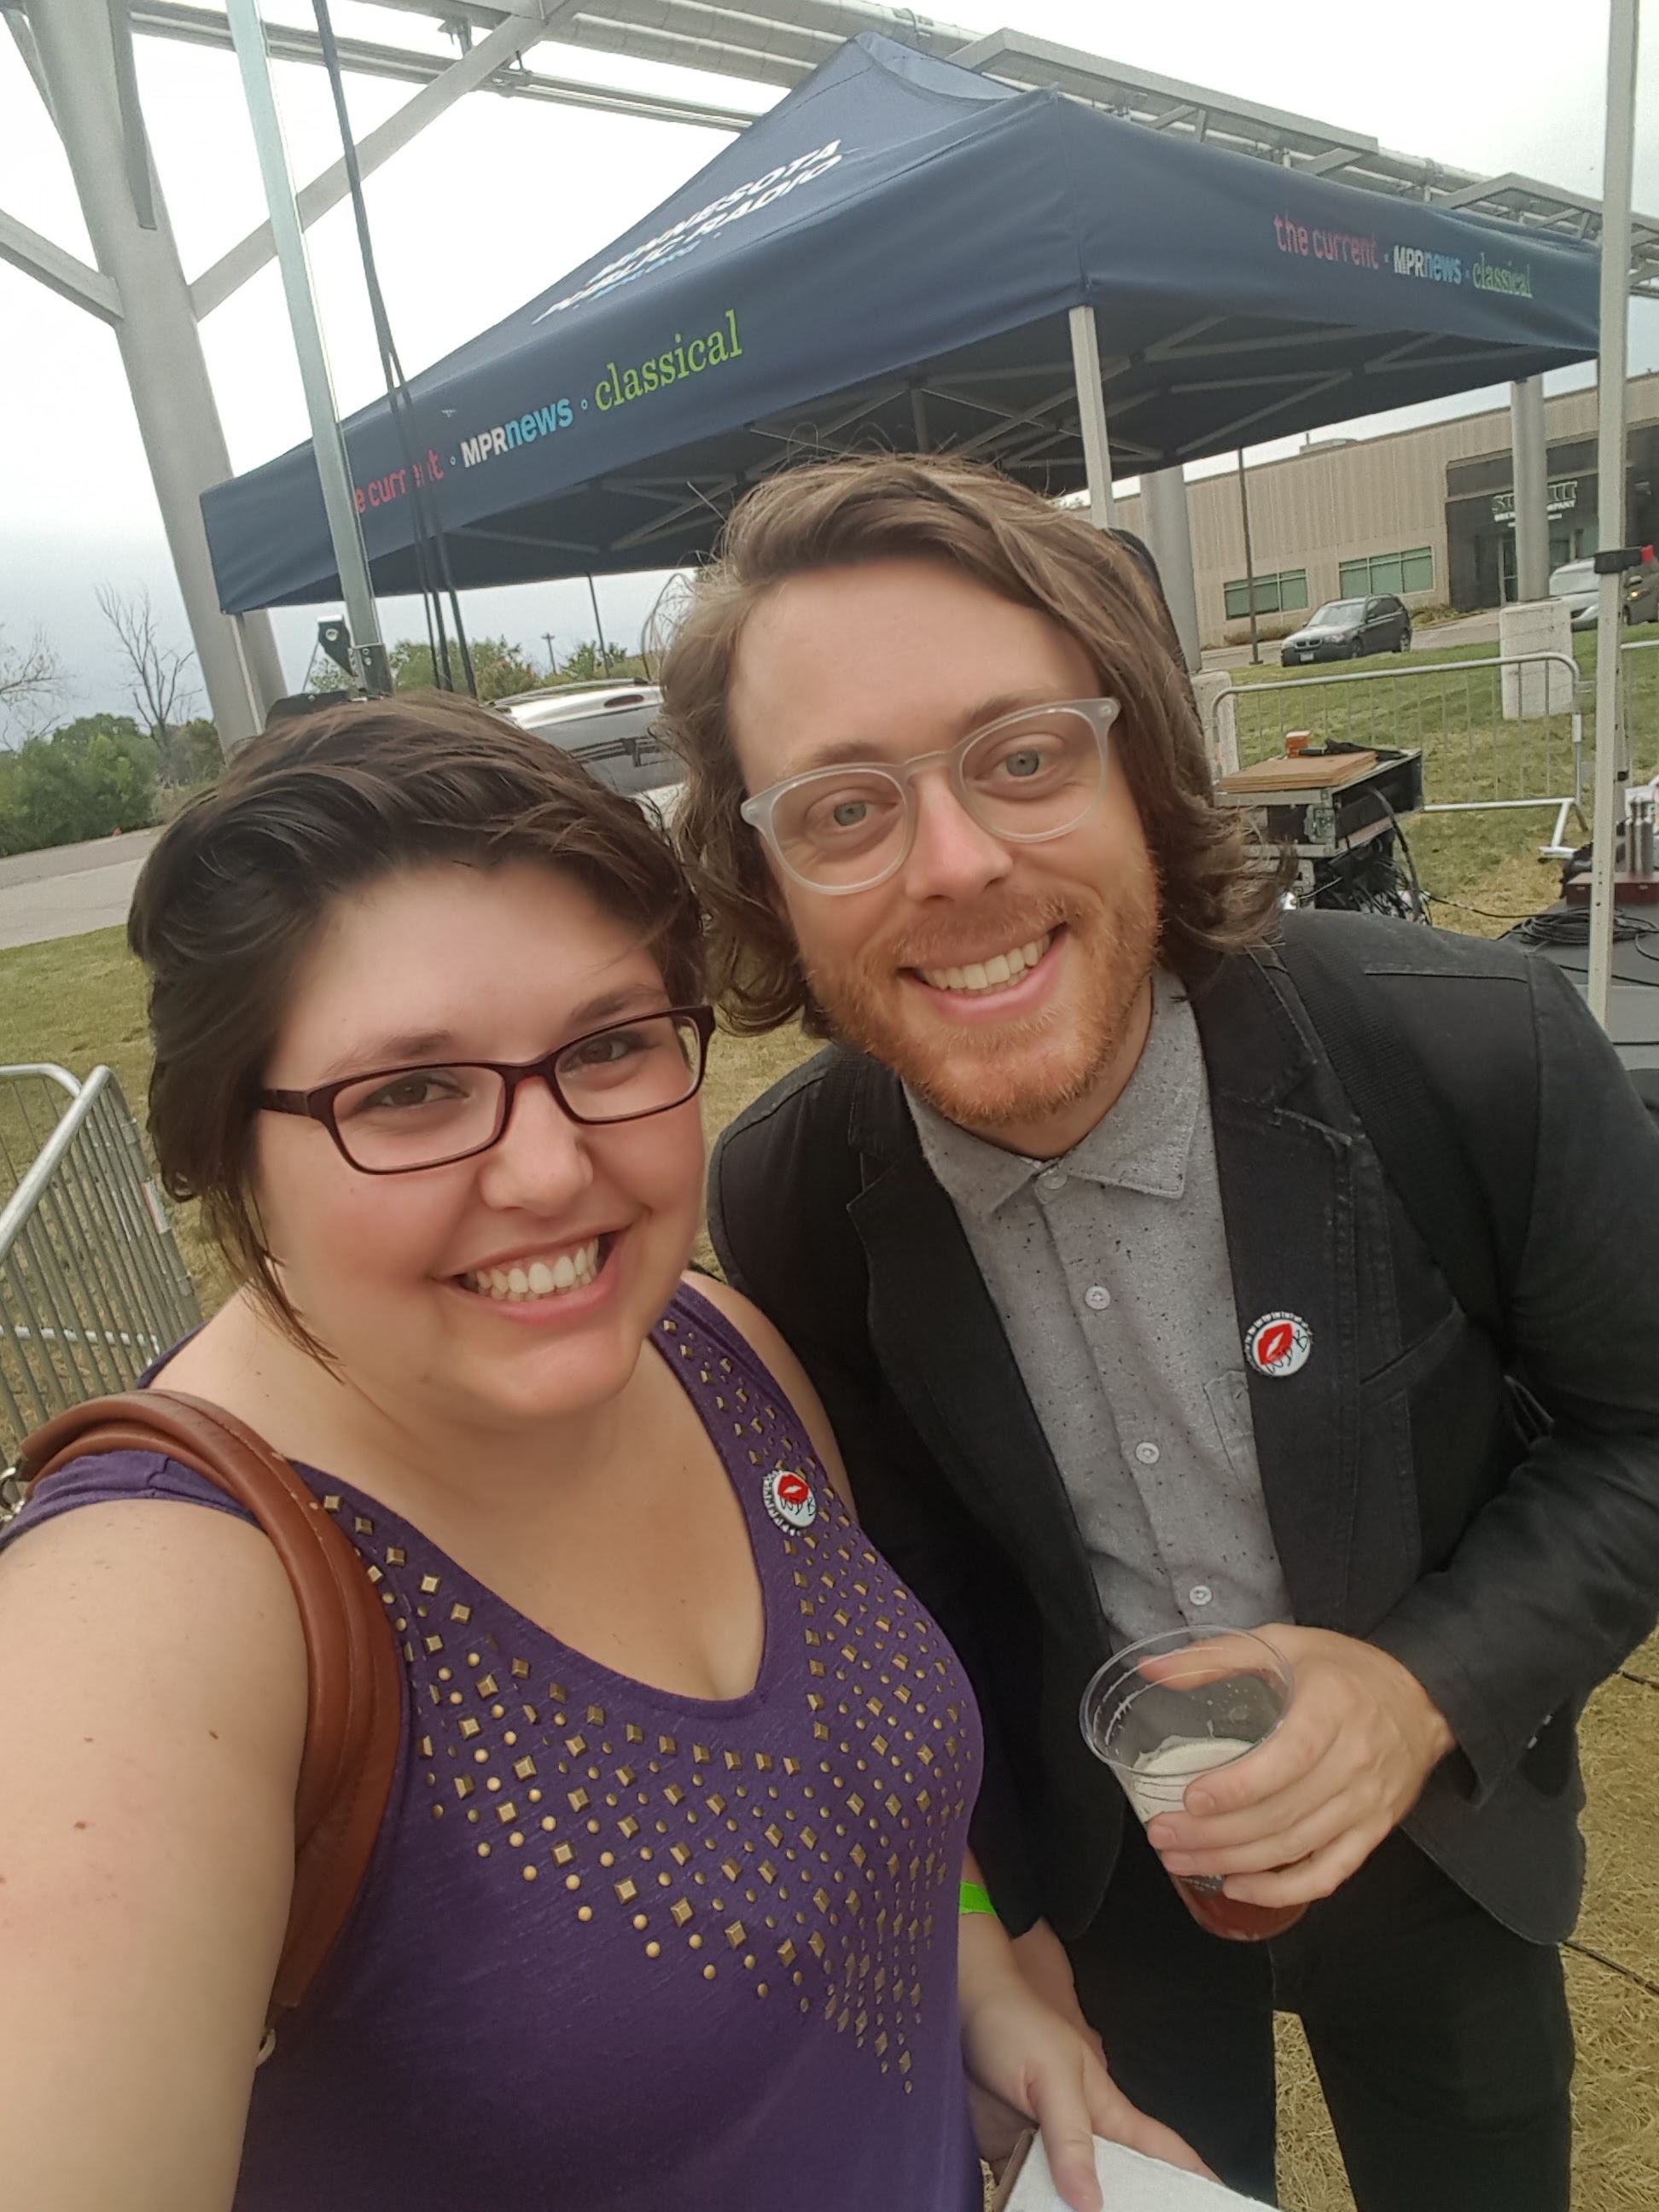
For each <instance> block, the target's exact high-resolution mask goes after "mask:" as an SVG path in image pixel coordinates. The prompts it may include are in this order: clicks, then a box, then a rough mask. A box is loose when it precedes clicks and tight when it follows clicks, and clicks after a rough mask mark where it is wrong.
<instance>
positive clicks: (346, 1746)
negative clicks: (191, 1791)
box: [18, 1390, 404, 2021]
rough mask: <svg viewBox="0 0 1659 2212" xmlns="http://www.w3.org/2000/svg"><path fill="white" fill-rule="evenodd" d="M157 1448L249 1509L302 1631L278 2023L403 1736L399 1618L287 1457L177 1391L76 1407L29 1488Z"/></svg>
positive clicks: (40, 1455) (29, 1467) (36, 1445)
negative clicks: (85, 1464) (303, 1659)
mask: <svg viewBox="0 0 1659 2212" xmlns="http://www.w3.org/2000/svg"><path fill="white" fill-rule="evenodd" d="M113 1451H143V1452H161V1453H165V1454H166V1455H167V1457H168V1458H170V1459H175V1460H178V1461H179V1462H180V1463H181V1464H182V1465H184V1466H185V1467H188V1468H194V1469H195V1471H196V1472H197V1474H201V1475H205V1476H206V1478H207V1480H209V1481H210V1482H211V1483H214V1484H216V1486H218V1488H219V1489H221V1490H222V1491H223V1492H224V1493H225V1495H226V1496H227V1497H228V1498H234V1499H235V1501H236V1503H237V1504H239V1505H241V1506H244V1507H246V1510H247V1511H248V1512H250V1513H251V1514H252V1516H253V1517H254V1519H255V1520H256V1521H257V1522H258V1524H259V1526H260V1528H263V1529H264V1533H265V1534H266V1535H267V1536H268V1537H269V1538H270V1541H271V1543H272V1544H273V1545H274V1546H275V1547H276V1556H277V1557H278V1559H281V1561H282V1563H283V1567H284V1568H285V1569H286V1571H287V1573H288V1577H289V1582H290V1583H292V1584H293V1586H294V1599H295V1604H296V1605H297V1606H298V1607H299V1610H300V1625H301V1628H302V1629H303V1630H304V1632H305V1639H306V1656H307V1662H308V1681H307V1698H306V1740H305V1749H304V1752H303V1753H302V1754H301V1761H300V1779H299V1785H298V1788H297V1790H296V1791H295V1808H294V1894H293V1899H292V1902H291V1904H290V1905H289V1916H288V1931H287V1933H286V1935H285V1936H283V1955H282V1959H281V1961H280V1963H279V1964H278V1966H277V1969H276V1982H275V1984H274V1986H273V1989H272V1993H271V2012H270V2016H271V2018H272V2020H273V2021H275V2020H276V2019H277V2018H278V2017H279V2016H280V2015H282V2014H283V2013H286V2012H289V2011H290V2010H292V2008H294V2007H295V2005H297V2004H298V2003H299V2002H300V2001H301V1998H302V1997H303V1996H305V1994H306V1992H307V1990H309V1988H310V1987H311V1985H312V1984H313V1981H314V1980H315V1979H316V1978H317V1975H318V1973H319V1971H320V1970H321V1967H322V1965H323V1961H324V1960H325V1958H326V1957H327V1955H328V1953H329V1951H330V1948H331V1946H332V1944H333V1942H334V1939H335V1938H336V1936H337V1935H338V1934H339V1932H340V1929H342V1927H343V1925H344V1923H345V1921H346V1917H347V1916H348V1914H349V1912H350V1911H351V1907H352V1904H353V1902H354V1900H355V1899H356V1895H357V1892H358V1889H359V1888H360V1887H361V1886H362V1879H363V1876H364V1875H365V1874H366V1872H367V1871H368V1862H369V1859H370V1857H371V1856H372V1855H373V1852H374V1842H375V1838H376V1837H377V1836H378V1835H379V1833H380V1823H381V1820H382V1819H383V1818H384V1816H385V1813H386V1800H387V1799H388V1797H389V1796H391V1794H392V1774H393V1771H394V1770H395V1769H396V1766H397V1764H398V1748H399V1746H400V1744H401V1742H402V1739H403V1724H404V1675H403V1666H402V1663H401V1662H400V1661H399V1659H398V1646H397V1643H396V1640H395V1638H393V1635H392V1624H391V1622H390V1620H388V1619H387V1617H386V1607H385V1606H384V1605H383V1604H382V1603H381V1601H380V1597H379V1595H378V1594H377V1592H376V1590H375V1588H374V1584H373V1583H371V1582H370V1581H369V1579H368V1574H367V1573H366V1571H365V1570H364V1567H363V1565H362V1560H361V1559H359V1558H358V1557H357V1554H356V1552H355V1551H353V1549H352V1547H351V1545H350V1542H349V1540H348V1538H347V1536H346V1534H345V1533H344V1531H343V1529H342V1528H339V1527H338V1526H337V1523H336V1522H334V1521H333V1520H331V1518H330V1516H329V1515H328V1514H327V1513H326V1512H325V1511H324V1510H323V1508H322V1506H321V1504H319V1501H318V1499H317V1498H315V1497H314V1496H313V1493H312V1492H311V1490H310V1489H309V1488H308V1487H307V1485H306V1483H305V1482H304V1481H303V1480H301V1477H300V1475H299V1474H297V1473H296V1472H295V1469H294V1468H293V1467H292V1466H291V1465H290V1464H289V1462H288V1461H287V1460H285V1459H283V1457H282V1456H281V1455H280V1454H279V1453H276V1452H274V1451H273V1450H272V1449H271V1448H270V1445H269V1444H268V1443H265V1441H264V1438H263V1437H259V1436H258V1435H256V1434H255V1433H254V1431H252V1429H250V1428H248V1427H247V1426H246V1424H245V1423H243V1422H241V1421H239V1420H238V1419H236V1418H235V1416H234V1414H231V1413H224V1412H222V1410H221V1409H220V1408H219V1407H216V1406H210V1405H209V1404H208V1403H206V1401H204V1400H203V1399H200V1398H191V1397H186V1396H185V1395H182V1394H181V1393H179V1392H178V1391H173V1390H132V1391H128V1392H125V1393H124V1394H123V1395H120V1396H118V1397H112V1398H95V1399H94V1400H92V1401H90V1402H89V1403H88V1404H87V1405H83V1406H76V1407H72V1408H71V1409H70V1411H69V1412H68V1413H60V1414H59V1415H58V1417H57V1419H55V1420H52V1421H48V1422H47V1423H46V1426H45V1427H44V1428H41V1429H37V1430H36V1431H35V1432H34V1434H33V1436H32V1437H28V1438H27V1440H26V1441H25V1443H24V1445H23V1449H22V1451H21V1453H20V1455H19V1461H18V1464H19V1469H20V1472H21V1473H22V1474H24V1475H25V1476H26V1477H27V1479H28V1480H29V1486H30V1494H31V1496H33V1495H34V1494H36V1493H37V1492H39V1490H40V1485H41V1484H42V1483H44V1482H46V1481H49V1480H51V1478H52V1476H53V1475H55V1474H58V1473H59V1472H60V1471H61V1470H62V1469H63V1468H65V1467H67V1466H69V1465H70V1463H71V1462H73V1461H75V1460H79V1459H86V1458H88V1457H90V1456H91V1455H93V1454H94V1453H98V1452H113Z"/></svg>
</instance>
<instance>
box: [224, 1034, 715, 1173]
mask: <svg viewBox="0 0 1659 2212" xmlns="http://www.w3.org/2000/svg"><path fill="white" fill-rule="evenodd" d="M713 1035H714V1008H713V1007H712V1006H673V1007H671V1008H669V1009H668V1011H667V1012H665V1013H660V1014H637V1015H635V1017H634V1018H633V1019H632V1020H631V1021H626V1022H608V1023H607V1024H605V1027H604V1028H603V1029H599V1030H589V1031H588V1032H587V1034H586V1036H579V1037H573V1038H572V1039H571V1041H570V1042H569V1043H568V1044H562V1045H560V1046H559V1047H558V1048H557V1049H556V1051H554V1052H550V1053H544V1054H543V1055H542V1057H541V1058H540V1059H539V1060H444V1061H441V1062H435V1063H433V1064H432V1065H430V1066H425V1065H423V1066H419V1067H382V1068H377V1069H375V1070H374V1071H372V1072H371V1073H368V1074H367V1075H348V1076H345V1077H343V1078H342V1079H341V1080H340V1081H338V1082H337V1083H322V1084H319V1085H317V1087H316V1088H315V1089H314V1090H312V1091H261V1092H260V1094H259V1104H260V1106H261V1107H262V1108H263V1109H264V1110H265V1111H266V1112H267V1113H270V1114H299V1115H305V1116H307V1118H309V1119H310V1120H311V1121H320V1122H321V1123H322V1125H323V1127H325V1129H326V1130H327V1131H328V1133H329V1135H330V1136H331V1137H332V1138H333V1139H334V1142H335V1144H336V1145H337V1146H338V1148H339V1150H340V1152H341V1155H342V1157H343V1158H344V1159H345V1160H346V1161H347V1162H348V1163H349V1164H350V1165H351V1166H352V1167H354V1168H356V1169H357V1170H360V1172H361V1173H362V1174H363V1175H408V1174H410V1173H411V1172H412V1171H413V1170H416V1169H420V1168H441V1167H447V1166H449V1165H451V1164H453V1162H454V1161H456V1160H465V1159H470V1158H472V1156H473V1155H474V1154H475V1153H477V1152H488V1151H489V1148H490V1146H492V1145H495V1144H498V1143H499V1142H500V1141H501V1136H502V1134H503V1133H504V1132H505V1130H506V1128H507V1123H508V1121H510V1120H511V1119H512V1116H513V1099H514V1098H515V1097H516V1096H517V1095H518V1090H519V1085H520V1084H521V1083H529V1082H532V1081H536V1080H540V1081H541V1082H544V1083H545V1084H546V1085H547V1087H548V1089H549V1090H550V1091H551V1092H552V1093H553V1096H554V1097H555V1098H556V1100H557V1101H558V1103H559V1104H560V1106H561V1107H562V1109H563V1110H564V1111H565V1113H566V1114H568V1115H569V1117H570V1119H571V1120H572V1121H576V1122H580V1124H581V1125H582V1127H585V1128H603V1127H607V1126H608V1125H610V1124H611V1123H612V1122H617V1121H643V1120H644V1119H645V1118H646V1116H647V1115H651V1114H665V1113H667V1112H668V1111H669V1109H671V1107H675V1106H684V1104H685V1103H686V1101H687V1100H688V1099H690V1098H695V1097H696V1095H697V1092H698V1091H700V1090H701V1089H702V1078H703V1070H704V1067H705V1066H706V1064H707V1061H708V1040H709V1038H710V1037H711V1036H713Z"/></svg>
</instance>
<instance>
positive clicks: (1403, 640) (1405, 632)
mask: <svg viewBox="0 0 1659 2212" xmlns="http://www.w3.org/2000/svg"><path fill="white" fill-rule="evenodd" d="M1394 649H1395V652H1396V653H1409V652H1410V651H1411V649H1412V626H1411V624H1410V623H1407V625H1406V627H1405V629H1402V630H1401V633H1400V635H1399V636H1398V637H1397V638H1395V641H1394Z"/></svg>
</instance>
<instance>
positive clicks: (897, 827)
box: [740, 699, 1118, 897]
mask: <svg viewBox="0 0 1659 2212" xmlns="http://www.w3.org/2000/svg"><path fill="white" fill-rule="evenodd" d="M1117 715H1118V704H1117V702H1116V700H1115V699H1068V700H1064V701H1062V702H1060V703H1059V704H1058V705H1055V706H1052V707H1026V708H1022V709H1021V710H1020V712H1019V713H1018V714H1005V715H1003V716H1002V717H1001V718H1000V720H997V721H994V722H990V723H987V725H986V726H985V727H984V728H982V729H978V730H971V731H969V733H968V735H967V736H966V737H965V738H960V739H959V740H958V741H957V744H954V745H948V746H946V747H945V749H944V750H942V751H940V752H933V753H918V754H917V755H916V756H915V758H914V759H911V760H907V761H896V762H894V763H886V762H883V761H854V762H852V763H848V764H847V765H846V766H844V767H834V768H817V769H808V770H807V771H806V773H805V775H792V776H787V777H786V778H785V779H784V781H782V782H781V783H775V784H773V785H772V786H771V787H769V789H768V790H765V791H763V792H760V793H757V795H756V796H755V797H754V798H753V799H745V800H744V803H743V806H742V808H741V810H740V811H741V812H742V815H743V818H744V821H745V822H747V823H750V825H751V826H752V827H753V828H754V829H758V830H759V831H760V833H761V835H762V836H763V837H764V838H765V840H766V842H767V843H768V844H769V846H770V847H771V848H772V850H773V852H774V853H775V854H776V856H777V860H778V865H779V866H781V868H782V869H783V870H784V872H786V874H788V875H791V876H793V878H794V879H795V881H796V882H797V883H799V884H805V885H806V887H807V888H808V890H815V891H827V892H828V893H829V895H830V896H832V897H839V896H845V894H846V893H848V891H867V890H872V889H873V888H874V886H875V885H876V884H884V883H885V882H886V880H887V878H889V877H890V876H892V875H896V873H897V872H898V871H899V870H900V869H901V868H902V866H904V863H905V861H906V860H907V859H908V856H909V852H910V848H911V846H912V844H913V843H914V842H915V834H916V795H915V789H914V787H913V779H914V778H915V776H916V775H918V774H919V773H920V772H921V770H922V769H928V768H935V767H941V766H942V767H943V768H944V769H945V771H946V773H947V775H949V777H950V779H951V788H952V789H953V790H954V792H955V793H956V795H957V799H959V800H960V801H961V803H962V805H963V808H964V809H965V810H966V811H967V812H968V813H969V815H971V816H972V817H973V819H974V820H975V822H977V823H979V825H980V827H981V829H988V830H989V831H990V833H991V835H992V836H994V837H1000V838H1002V839H1003V840H1004V841H1005V842H1006V843H1009V844H1015V845H1032V844H1040V843H1042V842H1043V841H1044V840H1045V839H1047V838H1049V837H1062V836H1065V834H1066V831H1067V830H1068V829H1075V828H1076V827H1077V825H1078V823H1079V822H1081V821H1082V819H1083V817H1085V814H1088V813H1089V812H1091V810H1092V809H1093V808H1094V807H1096V806H1097V805H1099V803H1100V799H1101V794H1102V793H1103V792H1104V790H1105V788H1106V763H1107V742H1106V741H1107V734H1108V732H1109V730H1110V729H1111V726H1112V724H1113V723H1114V722H1115V720H1117Z"/></svg>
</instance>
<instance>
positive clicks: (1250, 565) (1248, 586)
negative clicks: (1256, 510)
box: [1238, 446, 1261, 667]
mask: <svg viewBox="0 0 1659 2212" xmlns="http://www.w3.org/2000/svg"><path fill="white" fill-rule="evenodd" d="M1238 513H1239V519H1240V520H1241V521H1242V522H1243V525H1244V589H1245V592H1246V593H1247V594H1248V595H1249V602H1250V659H1251V661H1252V662H1253V663H1254V664H1255V665H1256V666H1257V667H1260V665H1261V637H1260V635H1258V632H1257V628H1256V619H1255V559H1254V558H1253V556H1252V555H1251V552H1250V494H1249V487H1248V486H1247V484H1246V483H1245V482H1244V448H1243V446H1241V447H1239V449H1238Z"/></svg>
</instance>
